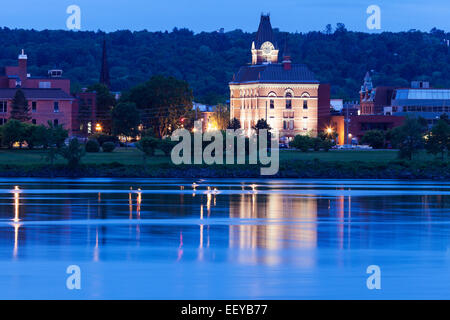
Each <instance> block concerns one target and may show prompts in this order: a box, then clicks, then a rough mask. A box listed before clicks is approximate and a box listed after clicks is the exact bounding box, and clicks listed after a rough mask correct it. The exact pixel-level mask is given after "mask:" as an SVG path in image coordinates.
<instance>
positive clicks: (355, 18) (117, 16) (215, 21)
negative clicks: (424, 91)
mask: <svg viewBox="0 0 450 320" xmlns="http://www.w3.org/2000/svg"><path fill="white" fill-rule="evenodd" d="M2 2H3V3H2V4H1V5H0V8H1V9H0V27H4V26H6V27H9V28H26V29H31V28H34V29H37V30H42V29H66V20H67V18H68V16H69V15H68V14H67V13H66V9H67V7H68V6H69V5H72V4H75V5H78V6H79V7H80V8H81V30H98V29H101V30H105V31H115V30H118V29H131V30H143V29H147V30H149V31H158V30H162V31H164V30H169V31H170V30H172V29H173V28H174V27H179V28H181V27H186V28H189V29H191V30H193V31H195V32H201V31H214V30H217V29H219V28H225V31H230V30H234V29H242V30H244V31H250V32H253V31H256V29H257V27H258V22H259V15H260V14H261V12H270V15H271V20H272V25H273V26H274V27H278V28H279V29H280V30H281V31H292V32H295V31H299V32H304V31H311V30H323V29H324V28H325V25H326V24H328V23H330V24H332V25H333V27H334V26H335V25H336V23H337V22H343V23H344V24H345V25H346V27H347V29H349V30H357V31H365V32H374V31H371V30H368V29H367V27H366V20H367V18H368V16H369V15H368V14H367V13H366V9H367V7H368V6H370V5H378V6H379V7H380V8H381V30H380V31H406V30H409V29H420V30H423V31H429V30H430V29H431V28H433V27H437V28H439V29H443V30H445V31H447V32H449V31H450V19H449V17H450V1H449V0H426V1H424V0H227V1H224V0H190V1H188V0H39V1H36V0H21V1H8V2H6V0H5V1H2ZM376 32H379V31H376Z"/></svg>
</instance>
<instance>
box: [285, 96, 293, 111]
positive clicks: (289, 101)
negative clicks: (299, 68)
mask: <svg viewBox="0 0 450 320" xmlns="http://www.w3.org/2000/svg"><path fill="white" fill-rule="evenodd" d="M286 109H292V93H290V92H286Z"/></svg>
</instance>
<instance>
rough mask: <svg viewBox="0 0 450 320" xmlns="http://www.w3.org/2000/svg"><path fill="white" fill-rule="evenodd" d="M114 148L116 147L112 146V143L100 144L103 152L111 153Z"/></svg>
mask: <svg viewBox="0 0 450 320" xmlns="http://www.w3.org/2000/svg"><path fill="white" fill-rule="evenodd" d="M115 148H116V145H115V144H114V142H104V143H103V144H102V150H103V152H113V151H114V149H115Z"/></svg>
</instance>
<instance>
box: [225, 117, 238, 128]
mask: <svg viewBox="0 0 450 320" xmlns="http://www.w3.org/2000/svg"><path fill="white" fill-rule="evenodd" d="M240 128H241V122H240V121H239V119H236V118H233V119H231V121H230V122H229V123H228V128H227V129H233V130H238V129H240Z"/></svg>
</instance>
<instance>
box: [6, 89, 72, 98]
mask: <svg viewBox="0 0 450 320" xmlns="http://www.w3.org/2000/svg"><path fill="white" fill-rule="evenodd" d="M18 89H21V90H22V91H23V93H24V95H25V98H27V100H47V99H48V100H72V99H73V97H71V96H70V95H68V94H67V93H65V92H64V91H63V90H61V89H27V88H0V99H13V98H14V95H15V94H16V91H17V90H18Z"/></svg>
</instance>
